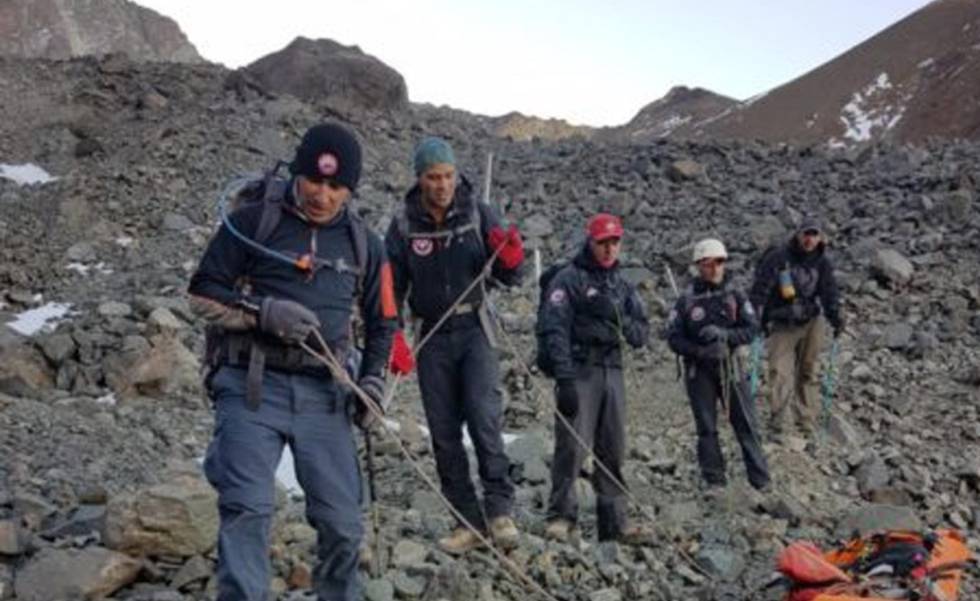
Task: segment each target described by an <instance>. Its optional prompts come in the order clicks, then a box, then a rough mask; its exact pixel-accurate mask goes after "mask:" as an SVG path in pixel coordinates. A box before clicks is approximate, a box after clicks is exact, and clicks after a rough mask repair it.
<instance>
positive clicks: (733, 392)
mask: <svg viewBox="0 0 980 601" xmlns="http://www.w3.org/2000/svg"><path fill="white" fill-rule="evenodd" d="M685 371H686V376H685V380H686V383H687V395H688V398H689V399H690V401H691V410H692V411H693V412H694V424H695V427H696V429H697V436H698V464H699V465H700V467H701V475H702V477H703V478H704V480H705V482H706V483H707V484H708V485H719V486H720V485H724V484H725V483H726V478H725V458H724V456H722V453H721V445H720V444H719V441H718V405H719V404H720V403H726V402H727V404H728V421H729V422H730V423H731V425H732V428H733V429H734V430H735V438H736V439H737V440H738V444H739V446H741V447H742V459H743V460H744V461H745V469H746V472H747V474H748V479H749V484H751V485H752V486H753V487H754V488H762V487H764V486H765V485H766V484H768V483H769V467H768V465H767V463H766V457H765V455H763V453H762V446H761V444H760V442H759V436H758V426H757V422H756V416H755V404H754V402H753V401H752V399H751V398H750V397H749V390H748V382H746V381H745V380H744V379H741V378H735V377H732V378H731V379H730V381H728V382H726V383H727V384H728V391H727V393H725V391H724V387H723V385H722V373H723V372H722V369H721V367H720V366H719V364H718V362H691V363H688V364H687V366H686V369H685Z"/></svg>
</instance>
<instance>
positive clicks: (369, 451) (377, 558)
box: [364, 430, 381, 576]
mask: <svg viewBox="0 0 980 601" xmlns="http://www.w3.org/2000/svg"><path fill="white" fill-rule="evenodd" d="M373 438H374V437H373V436H372V434H371V431H370V430H365V431H364V453H365V455H367V459H366V461H365V463H367V472H368V499H369V500H370V501H371V525H372V528H373V529H374V564H375V565H374V566H373V567H374V574H375V576H380V575H381V527H380V523H379V516H378V495H377V492H376V491H377V489H376V488H375V486H374V474H375V471H374V445H373V444H372V442H371V440H372V439H373Z"/></svg>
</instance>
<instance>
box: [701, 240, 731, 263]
mask: <svg viewBox="0 0 980 601" xmlns="http://www.w3.org/2000/svg"><path fill="white" fill-rule="evenodd" d="M727 258H728V251H726V250H725V245H724V244H722V243H721V240H715V239H714V238H707V239H705V240H702V241H700V242H698V243H697V244H695V245H694V262H695V263H697V262H698V261H700V260H701V259H727Z"/></svg>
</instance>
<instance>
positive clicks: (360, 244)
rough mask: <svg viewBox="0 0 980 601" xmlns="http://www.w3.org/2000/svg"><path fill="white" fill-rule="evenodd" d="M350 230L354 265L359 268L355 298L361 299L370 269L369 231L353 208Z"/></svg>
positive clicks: (349, 223)
mask: <svg viewBox="0 0 980 601" xmlns="http://www.w3.org/2000/svg"><path fill="white" fill-rule="evenodd" d="M348 228H349V232H350V237H351V244H352V245H353V247H354V264H355V265H356V266H357V274H356V275H357V286H356V288H355V290H354V296H355V298H360V296H361V294H362V293H363V292H364V278H365V276H366V275H367V267H368V230H367V226H366V225H365V224H364V220H363V219H362V218H361V216H360V214H358V213H357V211H354V210H353V208H351V209H350V211H349V216H348Z"/></svg>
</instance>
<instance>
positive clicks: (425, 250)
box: [412, 238, 433, 257]
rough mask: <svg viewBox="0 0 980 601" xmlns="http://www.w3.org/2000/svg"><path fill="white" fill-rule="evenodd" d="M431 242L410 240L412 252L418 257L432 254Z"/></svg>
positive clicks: (422, 239) (418, 239)
mask: <svg viewBox="0 0 980 601" xmlns="http://www.w3.org/2000/svg"><path fill="white" fill-rule="evenodd" d="M432 248H433V245H432V240H430V239H428V238H416V239H414V240H412V252H414V253H415V254H416V255H418V256H420V257H427V256H429V255H431V254H432Z"/></svg>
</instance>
